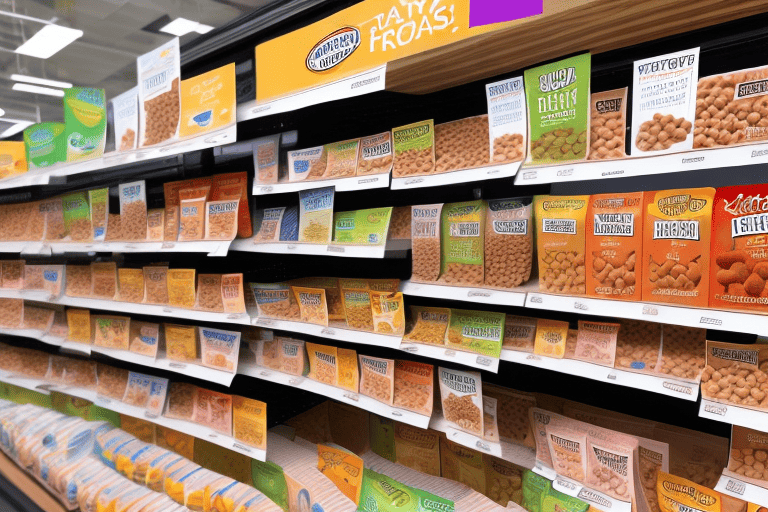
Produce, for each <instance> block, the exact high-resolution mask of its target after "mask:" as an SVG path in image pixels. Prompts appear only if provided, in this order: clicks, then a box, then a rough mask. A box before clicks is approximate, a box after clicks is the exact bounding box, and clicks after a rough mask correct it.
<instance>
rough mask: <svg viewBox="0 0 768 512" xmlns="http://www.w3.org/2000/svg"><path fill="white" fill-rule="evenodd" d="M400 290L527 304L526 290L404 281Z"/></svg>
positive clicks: (457, 298)
mask: <svg viewBox="0 0 768 512" xmlns="http://www.w3.org/2000/svg"><path fill="white" fill-rule="evenodd" d="M400 290H401V291H402V292H403V294H405V295H413V296H417V297H434V298H440V299H449V300H461V301H465V302H478V303H483V304H499V305H503V306H517V307H523V306H525V296H526V292H525V291H512V290H493V289H490V288H470V287H463V286H447V285H439V284H428V283H415V282H413V281H403V282H402V283H401V284H400Z"/></svg>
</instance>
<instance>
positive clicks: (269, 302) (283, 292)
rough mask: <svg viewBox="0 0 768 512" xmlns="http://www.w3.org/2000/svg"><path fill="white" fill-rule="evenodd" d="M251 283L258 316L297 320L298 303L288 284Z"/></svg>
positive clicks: (299, 314) (298, 313) (298, 316)
mask: <svg viewBox="0 0 768 512" xmlns="http://www.w3.org/2000/svg"><path fill="white" fill-rule="evenodd" d="M251 284H252V290H253V295H254V300H255V301H256V305H257V306H258V312H259V316H262V317H264V318H279V319H281V320H298V319H299V318H300V316H301V313H300V312H299V305H298V303H297V302H296V297H295V295H294V294H293V292H292V291H291V287H290V285H288V284H285V283H274V284H260V283H251Z"/></svg>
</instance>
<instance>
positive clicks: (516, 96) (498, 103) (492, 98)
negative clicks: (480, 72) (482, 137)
mask: <svg viewBox="0 0 768 512" xmlns="http://www.w3.org/2000/svg"><path fill="white" fill-rule="evenodd" d="M485 97H486V100H487V103H488V124H489V128H490V134H489V135H490V137H489V142H490V151H491V153H490V155H491V161H492V162H493V163H496V164H506V163H510V162H517V161H519V160H522V159H523V155H524V154H525V147H526V141H525V136H526V133H527V130H528V126H527V124H526V123H527V122H528V120H527V118H526V106H525V91H524V90H523V77H521V76H516V77H514V78H508V79H506V80H502V81H500V82H494V83H490V84H486V86H485Z"/></svg>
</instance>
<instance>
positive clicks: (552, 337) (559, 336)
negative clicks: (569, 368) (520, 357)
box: [533, 318, 568, 359]
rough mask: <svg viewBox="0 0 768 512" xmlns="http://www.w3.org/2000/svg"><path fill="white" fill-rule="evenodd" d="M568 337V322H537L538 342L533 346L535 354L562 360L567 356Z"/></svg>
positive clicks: (543, 320)
mask: <svg viewBox="0 0 768 512" xmlns="http://www.w3.org/2000/svg"><path fill="white" fill-rule="evenodd" d="M567 337H568V322H560V321H558V320H545V319H543V318H539V319H538V320H537V322H536V341H535V343H534V346H533V353H534V354H538V355H542V356H547V357H554V358H556V359H562V358H563V356H564V355H565V344H566V339H567Z"/></svg>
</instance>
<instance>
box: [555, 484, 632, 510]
mask: <svg viewBox="0 0 768 512" xmlns="http://www.w3.org/2000/svg"><path fill="white" fill-rule="evenodd" d="M552 488H553V489H555V490H556V491H560V492H562V493H563V494H567V495H568V496H572V497H574V498H578V499H580V500H582V501H584V502H586V503H588V504H589V505H590V506H591V507H592V508H594V509H597V510H610V511H611V512H631V511H632V504H631V503H630V502H628V501H620V500H617V499H615V498H612V497H610V496H608V495H607V494H603V493H602V492H599V491H596V490H594V489H591V488H589V487H587V486H586V485H583V484H581V483H579V482H576V481H575V480H571V479H570V478H565V477H563V476H560V475H557V476H555V478H554V479H552Z"/></svg>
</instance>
